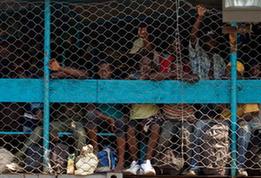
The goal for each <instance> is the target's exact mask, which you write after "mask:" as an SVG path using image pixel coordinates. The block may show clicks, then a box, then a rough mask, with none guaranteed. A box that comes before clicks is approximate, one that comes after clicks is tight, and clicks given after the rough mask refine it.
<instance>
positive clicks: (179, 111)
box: [162, 104, 195, 120]
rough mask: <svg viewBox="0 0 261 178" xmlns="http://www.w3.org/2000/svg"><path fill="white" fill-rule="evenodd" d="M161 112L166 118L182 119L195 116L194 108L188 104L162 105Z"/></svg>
mask: <svg viewBox="0 0 261 178" xmlns="http://www.w3.org/2000/svg"><path fill="white" fill-rule="evenodd" d="M162 112H163V115H164V117H165V118H166V119H173V120H182V119H187V118H194V117H195V116H194V112H195V110H194V108H193V107H192V106H191V105H188V104H175V105H174V104H172V105H164V106H163V107H162Z"/></svg>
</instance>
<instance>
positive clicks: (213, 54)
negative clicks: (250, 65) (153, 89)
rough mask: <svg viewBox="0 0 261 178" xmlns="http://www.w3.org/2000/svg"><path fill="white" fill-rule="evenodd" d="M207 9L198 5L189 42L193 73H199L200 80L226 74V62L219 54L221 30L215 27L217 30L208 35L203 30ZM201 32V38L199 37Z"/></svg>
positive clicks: (217, 77)
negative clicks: (218, 39)
mask: <svg viewBox="0 0 261 178" xmlns="http://www.w3.org/2000/svg"><path fill="white" fill-rule="evenodd" d="M206 11H207V10H206V8H205V7H204V6H202V5H199V6H197V17H196V21H195V23H194V25H193V27H192V31H191V39H190V43H189V59H190V62H191V67H192V71H193V73H194V74H197V75H198V77H199V79H200V80H208V79H215V80H218V79H220V78H221V77H222V76H224V74H225V68H226V63H225V61H224V59H223V58H222V57H221V56H220V55H219V54H218V52H219V50H218V45H219V42H218V41H217V38H219V37H220V35H219V34H218V32H219V31H217V30H216V29H215V30H216V31H214V30H210V31H208V32H207V34H206V35H205V34H203V33H205V32H203V29H204V27H201V26H202V23H203V18H204V16H205V13H206ZM209 25H211V24H209ZM218 25H219V24H218ZM200 33H201V35H202V36H201V38H199V35H200ZM201 42H202V43H201Z"/></svg>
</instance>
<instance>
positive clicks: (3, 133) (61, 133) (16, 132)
mask: <svg viewBox="0 0 261 178" xmlns="http://www.w3.org/2000/svg"><path fill="white" fill-rule="evenodd" d="M30 134H32V132H19V131H0V135H30ZM58 135H59V137H62V136H71V135H72V133H71V132H58ZM97 135H98V136H101V137H110V136H114V135H115V134H114V133H109V132H100V133H97Z"/></svg>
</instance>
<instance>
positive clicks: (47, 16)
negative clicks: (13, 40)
mask: <svg viewBox="0 0 261 178" xmlns="http://www.w3.org/2000/svg"><path fill="white" fill-rule="evenodd" d="M50 46H51V8H50V0H45V4H44V120H43V147H44V157H43V158H44V164H45V165H48V156H47V155H48V150H49V130H50V101H49V79H50V71H49V59H50V56H51V47H50Z"/></svg>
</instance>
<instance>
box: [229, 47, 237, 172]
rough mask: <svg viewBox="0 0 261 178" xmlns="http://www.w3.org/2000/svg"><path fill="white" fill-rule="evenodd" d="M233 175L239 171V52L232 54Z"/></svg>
mask: <svg viewBox="0 0 261 178" xmlns="http://www.w3.org/2000/svg"><path fill="white" fill-rule="evenodd" d="M231 66H232V67H231V104H230V105H231V142H232V143H231V154H232V165H231V176H233V177H234V176H236V173H237V53H236V52H233V53H232V54H231Z"/></svg>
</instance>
